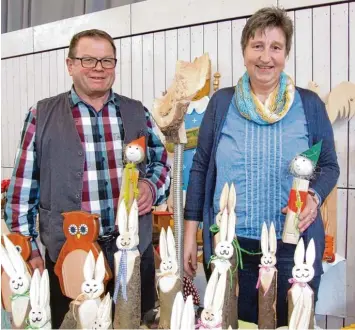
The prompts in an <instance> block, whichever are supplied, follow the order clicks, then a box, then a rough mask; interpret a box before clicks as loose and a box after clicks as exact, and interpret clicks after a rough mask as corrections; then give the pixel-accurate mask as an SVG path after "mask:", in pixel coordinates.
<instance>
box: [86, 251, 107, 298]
mask: <svg viewBox="0 0 355 330" xmlns="http://www.w3.org/2000/svg"><path fill="white" fill-rule="evenodd" d="M84 278H85V281H84V282H83V283H82V285H81V292H83V293H85V294H86V295H87V296H88V297H89V299H95V298H98V297H100V296H101V294H102V293H103V292H104V285H103V280H104V278H105V261H104V256H103V253H102V252H100V254H99V256H98V258H97V263H96V266H95V258H94V255H93V253H92V252H91V250H90V252H89V253H88V256H87V257H86V260H85V264H84Z"/></svg>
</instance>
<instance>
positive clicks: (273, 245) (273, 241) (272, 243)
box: [269, 222, 277, 254]
mask: <svg viewBox="0 0 355 330" xmlns="http://www.w3.org/2000/svg"><path fill="white" fill-rule="evenodd" d="M269 248H270V249H269V250H270V253H271V254H276V249H277V238H276V231H275V226H274V223H273V222H271V225H270V229H269Z"/></svg>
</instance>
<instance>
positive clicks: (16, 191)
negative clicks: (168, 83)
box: [5, 88, 170, 254]
mask: <svg viewBox="0 0 355 330" xmlns="http://www.w3.org/2000/svg"><path fill="white" fill-rule="evenodd" d="M68 97H69V100H70V103H71V106H72V114H73V118H74V121H75V124H76V128H77V131H78V134H79V136H80V140H81V143H82V146H83V150H84V152H85V164H84V176H83V192H82V204H81V208H82V210H84V211H87V212H90V213H98V214H100V215H101V217H100V235H103V234H106V233H108V232H112V231H113V230H114V227H115V218H116V212H117V203H118V198H119V189H120V186H121V177H122V169H123V161H122V156H123V150H122V149H123V125H122V120H121V116H120V111H119V100H118V99H117V98H116V97H115V94H114V93H112V92H111V94H110V97H109V99H108V100H107V102H106V103H105V104H104V106H103V108H102V109H101V110H100V111H99V112H97V111H95V109H94V108H93V107H91V106H90V105H88V104H86V103H85V102H84V101H82V100H81V99H80V98H79V96H78V95H77V94H76V92H75V91H74V89H73V88H72V89H71V91H70V93H68ZM144 109H145V117H146V120H147V127H148V132H149V138H148V142H147V170H146V176H145V178H144V179H143V180H144V181H146V182H147V183H148V184H149V187H150V189H151V191H152V194H153V204H154V205H159V204H162V203H163V202H164V201H165V200H166V198H167V194H168V189H169V186H170V177H169V175H168V174H169V171H170V168H169V166H168V164H167V152H166V150H165V148H164V146H163V144H162V143H161V141H160V139H159V137H158V136H157V134H156V133H155V128H154V125H153V124H154V122H153V120H152V118H151V115H150V113H149V111H148V110H147V109H146V108H144ZM35 132H36V106H34V107H32V108H31V109H30V111H29V113H28V115H27V117H26V120H25V125H24V128H23V131H22V136H21V142H20V146H19V149H18V151H17V156H16V163H15V167H14V171H13V175H12V178H11V182H10V185H9V188H8V193H7V197H8V200H7V204H6V209H5V221H6V224H7V226H8V227H9V229H10V231H12V232H20V233H21V234H23V235H26V236H32V237H33V238H36V237H37V236H38V233H37V230H36V217H37V212H38V204H39V180H38V178H39V168H38V167H37V162H36V145H35ZM32 249H33V252H34V253H35V254H36V253H38V252H37V251H36V250H38V248H37V245H36V242H35V240H34V239H33V240H32Z"/></svg>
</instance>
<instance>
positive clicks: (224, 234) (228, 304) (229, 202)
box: [211, 183, 239, 329]
mask: <svg viewBox="0 0 355 330" xmlns="http://www.w3.org/2000/svg"><path fill="white" fill-rule="evenodd" d="M236 202H237V196H236V191H235V188H234V184H233V183H232V184H231V186H230V188H229V186H228V184H227V183H226V184H225V185H224V187H223V190H222V193H221V198H220V212H219V213H218V215H217V217H216V224H217V226H218V228H219V232H218V233H217V234H216V235H215V237H214V238H215V241H214V243H215V249H214V250H215V255H214V256H212V258H211V260H212V261H211V264H212V267H213V269H214V270H215V269H216V270H217V271H218V273H219V274H223V273H225V274H227V276H226V289H225V294H224V299H223V301H224V302H223V317H222V328H223V329H226V328H227V327H228V326H229V325H230V326H232V328H233V329H238V294H237V292H239V283H238V270H237V262H236V258H238V255H237V250H236V249H235V247H234V244H233V243H234V237H235V227H236V222H237V217H236V214H235V206H236Z"/></svg>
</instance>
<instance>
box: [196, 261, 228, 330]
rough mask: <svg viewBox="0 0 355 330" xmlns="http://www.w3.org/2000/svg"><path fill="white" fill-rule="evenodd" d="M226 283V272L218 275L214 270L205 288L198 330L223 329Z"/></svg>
mask: <svg viewBox="0 0 355 330" xmlns="http://www.w3.org/2000/svg"><path fill="white" fill-rule="evenodd" d="M226 282H227V272H224V273H223V274H221V275H219V273H218V270H217V269H216V268H215V269H214V270H213V272H212V275H211V277H210V279H209V281H208V283H207V287H206V292H205V299H204V309H203V311H202V313H201V318H200V319H199V321H198V325H197V328H199V329H200V330H209V329H223V327H222V320H223V313H224V311H223V303H224V294H225V289H226Z"/></svg>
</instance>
